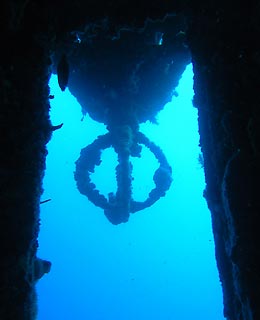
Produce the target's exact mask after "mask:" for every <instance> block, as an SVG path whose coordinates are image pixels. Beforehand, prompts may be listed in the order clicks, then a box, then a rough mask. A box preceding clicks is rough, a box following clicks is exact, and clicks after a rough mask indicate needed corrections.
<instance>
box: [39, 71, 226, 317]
mask: <svg viewBox="0 0 260 320" xmlns="http://www.w3.org/2000/svg"><path fill="white" fill-rule="evenodd" d="M192 78H193V74H192V66H191V65H189V66H188V67H187V69H186V71H185V73H184V74H183V77H182V79H181V81H180V84H179V87H178V88H177V92H178V93H179V96H178V97H173V100H172V102H171V103H169V104H167V105H166V106H165V108H164V110H163V111H161V113H160V114H159V116H158V122H159V125H155V124H150V123H147V124H143V125H141V129H140V130H141V131H142V132H143V133H145V134H146V135H147V136H148V137H149V139H151V140H152V141H154V142H155V143H156V144H157V145H159V146H160V147H161V148H162V150H163V151H164V153H165V155H166V156H167V159H168V161H169V162H170V164H171V165H172V167H173V179H174V181H173V184H172V186H171V188H170V190H169V191H168V193H167V194H166V196H165V197H164V198H162V199H160V200H159V201H158V202H157V203H156V204H155V205H154V206H153V207H151V208H148V209H146V210H143V211H140V212H137V213H135V214H133V215H132V216H131V217H130V220H129V222H127V223H126V224H120V225H117V226H114V225H112V224H111V223H109V222H108V220H107V219H106V218H105V216H104V214H103V211H102V209H100V208H97V207H95V206H94V205H93V204H92V203H90V202H89V201H88V199H87V198H86V197H84V196H83V195H81V194H80V193H79V192H78V190H77V188H76V184H75V181H74V176H73V172H74V170H75V166H74V162H75V161H76V160H77V158H78V157H79V153H80V150H81V148H83V147H85V146H86V145H88V144H89V143H91V142H92V141H93V140H94V139H96V137H97V136H98V135H100V134H103V133H105V132H106V129H105V126H104V125H102V124H99V123H96V122H94V121H93V120H91V119H90V118H88V117H87V116H86V117H85V118H84V121H81V118H82V114H81V111H80V106H79V104H78V103H77V101H76V99H75V98H74V97H72V96H71V95H70V93H69V91H68V90H66V91H65V92H64V93H62V92H61V91H60V89H59V88H58V85H57V78H56V77H55V76H53V77H52V79H51V82H50V86H51V94H54V95H55V99H54V100H52V106H51V119H52V123H53V125H57V124H59V123H61V122H63V123H64V125H63V127H62V128H61V129H60V130H57V131H55V132H54V134H53V138H52V139H51V141H50V143H49V145H48V150H49V155H48V157H47V169H46V174H45V179H44V189H45V192H44V195H43V196H42V200H44V199H48V198H51V199H52V200H51V201H50V202H48V203H45V204H42V205H41V221H42V222H41V223H42V225H41V232H40V237H39V243H40V248H39V257H41V258H44V259H48V260H50V261H52V270H51V272H50V273H49V274H47V275H45V276H44V277H43V278H42V279H41V280H40V281H39V282H38V285H37V289H38V299H39V314H38V320H47V319H48V320H54V319H55V320H57V319H58V320H72V319H75V320H82V319H83V320H84V319H89V320H141V319H142V320H146V319H147V320H148V319H149V320H191V319H198V320H221V319H224V317H223V315H222V309H223V305H222V293H221V286H220V282H219V276H218V271H217V268H216V261H215V254H214V242H213V235H212V229H211V218H210V212H209V211H208V209H207V205H206V202H205V200H204V198H203V197H202V193H203V189H204V187H205V182H204V172H203V168H201V165H200V163H199V161H198V155H199V153H200V149H199V147H198V143H199V135H198V123H197V110H196V109H195V108H194V107H193V106H192V103H191V100H192V97H193V90H192V87H193V83H192V82H193V80H192ZM102 159H103V162H102V164H101V166H100V167H98V168H97V170H96V172H95V173H94V174H93V176H92V179H93V181H94V182H95V184H96V185H97V187H98V188H99V190H100V191H101V192H102V193H103V194H104V195H107V193H109V192H111V191H116V184H115V177H114V167H115V165H116V155H115V154H114V153H113V151H112V150H110V149H109V150H106V151H105V152H104V154H103V157H102ZM134 160H135V161H133V165H134V172H133V175H134V184H133V187H134V190H133V192H134V198H135V200H139V201H141V200H144V199H145V198H146V197H147V195H148V193H149V192H150V191H151V189H152V188H153V179H152V177H153V173H154V171H155V170H156V168H157V167H158V164H157V162H156V160H155V159H154V158H153V156H152V155H150V153H149V152H148V151H147V150H145V148H144V150H143V154H142V158H141V159H137V160H136V159H134Z"/></svg>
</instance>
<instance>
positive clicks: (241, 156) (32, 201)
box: [0, 0, 260, 320]
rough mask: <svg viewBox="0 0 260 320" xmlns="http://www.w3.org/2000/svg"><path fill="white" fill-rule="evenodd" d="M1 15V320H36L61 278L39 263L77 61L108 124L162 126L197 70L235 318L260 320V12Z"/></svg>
mask: <svg viewBox="0 0 260 320" xmlns="http://www.w3.org/2000/svg"><path fill="white" fill-rule="evenodd" d="M0 6H1V8H0V9H1V10H0V12H1V14H0V15H1V19H0V21H1V40H2V44H4V45H3V47H2V50H1V51H2V59H1V64H0V75H1V76H0V83H1V92H0V103H1V114H0V123H1V125H0V128H1V135H0V137H1V145H2V156H1V159H0V174H1V176H0V177H1V181H0V185H1V211H0V219H1V224H0V239H1V241H0V245H1V252H2V258H1V262H0V268H1V273H0V288H1V290H0V298H1V299H0V300H1V302H0V318H1V319H34V318H35V314H36V296H35V283H36V281H37V280H38V279H39V278H40V277H41V276H42V275H43V274H44V273H45V272H48V271H49V269H50V265H49V263H48V262H46V261H43V260H41V259H38V258H36V254H37V246H38V244H37V236H38V231H39V204H40V195H41V192H42V187H41V185H42V177H43V172H44V168H45V157H46V153H47V152H46V146H45V145H46V143H47V142H48V140H49V139H50V137H51V134H52V131H53V130H55V128H54V127H52V125H51V123H50V121H49V115H48V113H49V88H48V80H49V77H50V74H51V72H56V68H57V65H58V64H59V61H60V58H61V57H62V55H64V54H65V56H66V59H67V61H68V63H69V68H70V75H69V82H68V86H69V88H70V90H71V91H72V92H73V93H74V94H75V96H76V97H77V98H78V100H79V101H80V103H81V105H82V108H83V113H84V112H89V113H90V115H91V116H92V117H93V118H94V119H96V120H98V121H102V122H105V123H106V124H109V123H110V122H111V121H114V122H115V121H122V119H124V115H123V112H122V110H123V108H126V107H127V108H129V109H134V110H135V112H136V117H137V118H138V122H142V121H145V120H146V119H147V118H150V119H151V120H152V119H153V117H154V116H155V114H156V113H157V112H158V111H159V110H160V108H162V106H163V104H164V103H165V102H166V101H167V100H168V99H169V96H170V93H171V91H172V89H173V88H174V87H175V86H176V85H177V83H178V79H179V77H180V75H181V74H182V71H183V70H184V68H185V65H186V64H187V63H188V62H189V61H192V63H193V68H194V75H195V76H194V80H195V84H194V90H195V98H194V103H195V106H196V107H197V108H198V112H199V127H200V136H201V146H202V151H203V156H204V162H205V175H206V183H207V188H206V191H205V197H206V199H207V201H208V205H209V208H210V210H211V214H212V225H213V232H214V237H215V244H216V258H217V264H218V268H219V272H220V280H221V282H222V287H223V296H224V314H225V316H226V317H227V319H231V320H238V319H239V320H251V319H259V318H260V310H259V304H258V297H259V296H260V292H259V291H260V277H259V270H260V268H259V267H260V266H259V252H260V251H259V248H258V243H259V231H258V230H259V200H258V192H257V191H258V188H257V186H258V181H259V163H260V161H259V152H260V151H259V137H260V132H259V128H260V126H259V124H260V123H259V122H260V120H259V105H260V90H259V83H260V79H259V74H260V73H259V72H260V50H259V44H258V41H257V39H259V33H260V23H259V21H260V5H259V1H247V2H246V3H245V4H236V6H234V5H232V4H231V3H230V2H228V1H219V2H215V1H210V2H209V1H204V0H198V1H171V2H170V1H162V0H161V1H159V0H158V1H157V0H156V1H126V0H125V1H117V0H111V1H101V0H100V1H97V0H96V1H90V0H89V1H80V0H78V1H73V2H72V1H71V2H69V1H59V0H56V1H51V2H49V1H30V0H21V1H19V2H17V1H2V2H1V5H0ZM151 91H152V94H150V93H151ZM147 92H149V95H148V94H147ZM148 96H150V98H148ZM97 97H98V98H97ZM148 99H149V100H148ZM86 101H88V102H86ZM115 101H116V102H117V105H119V106H121V107H119V110H117V111H118V117H116V118H113V116H112V114H114V112H113V111H114V108H115ZM144 101H145V105H146V108H144V107H143V106H144ZM147 106H148V107H147ZM120 108H121V109H120ZM147 108H148V109H147ZM111 110H112V111H111ZM125 121H126V120H125Z"/></svg>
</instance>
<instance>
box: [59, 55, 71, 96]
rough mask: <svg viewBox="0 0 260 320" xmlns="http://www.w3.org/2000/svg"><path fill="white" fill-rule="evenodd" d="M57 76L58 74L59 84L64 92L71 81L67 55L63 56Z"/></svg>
mask: <svg viewBox="0 0 260 320" xmlns="http://www.w3.org/2000/svg"><path fill="white" fill-rule="evenodd" d="M57 74H58V83H59V86H60V88H61V91H64V90H65V89H66V87H67V85H68V81H69V63H68V61H67V57H66V54H63V55H62V57H61V59H60V61H59V63H58V66H57Z"/></svg>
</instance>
